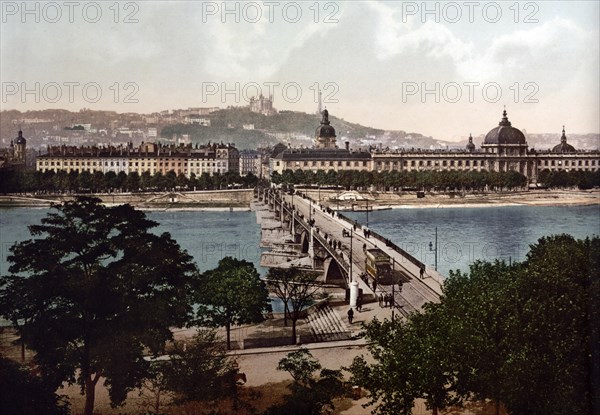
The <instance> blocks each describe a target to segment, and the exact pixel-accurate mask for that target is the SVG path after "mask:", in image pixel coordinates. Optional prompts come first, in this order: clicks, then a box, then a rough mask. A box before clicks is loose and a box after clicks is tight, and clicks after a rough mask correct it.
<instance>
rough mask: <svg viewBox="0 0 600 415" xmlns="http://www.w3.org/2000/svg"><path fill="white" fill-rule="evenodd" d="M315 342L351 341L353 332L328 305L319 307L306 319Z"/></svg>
mask: <svg viewBox="0 0 600 415" xmlns="http://www.w3.org/2000/svg"><path fill="white" fill-rule="evenodd" d="M306 322H307V323H308V325H309V327H310V332H311V334H312V336H313V339H314V341H315V342H331V341H338V340H350V339H351V338H352V332H351V330H350V329H349V328H348V327H347V326H346V324H345V323H344V322H343V321H342V319H341V318H340V316H339V315H338V314H337V312H336V311H335V310H333V309H332V308H331V307H329V306H328V305H323V306H319V307H317V308H316V310H314V311H313V312H311V313H310V314H309V315H308V317H307V318H306Z"/></svg>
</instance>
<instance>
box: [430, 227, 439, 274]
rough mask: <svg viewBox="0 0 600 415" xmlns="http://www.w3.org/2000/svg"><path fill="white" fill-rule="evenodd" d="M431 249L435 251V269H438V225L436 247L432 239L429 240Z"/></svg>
mask: <svg viewBox="0 0 600 415" xmlns="http://www.w3.org/2000/svg"><path fill="white" fill-rule="evenodd" d="M429 251H433V252H434V253H435V270H436V271H437V267H438V238H437V226H436V227H435V248H434V247H433V244H432V243H431V241H429Z"/></svg>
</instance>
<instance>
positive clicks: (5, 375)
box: [0, 356, 69, 415]
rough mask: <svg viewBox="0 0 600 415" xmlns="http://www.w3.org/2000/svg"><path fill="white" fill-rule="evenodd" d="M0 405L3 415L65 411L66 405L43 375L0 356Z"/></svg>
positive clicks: (47, 414)
mask: <svg viewBox="0 0 600 415" xmlns="http://www.w3.org/2000/svg"><path fill="white" fill-rule="evenodd" d="M0 408H2V413H3V414H4V415H29V414H44V415H66V414H68V413H69V405H68V403H67V402H66V401H65V400H64V398H63V397H61V396H58V395H56V393H55V389H54V388H53V387H52V386H51V385H49V384H48V383H47V382H44V379H43V378H40V377H37V376H34V375H32V374H31V373H29V371H28V370H27V369H26V368H24V367H22V366H20V365H19V364H18V363H16V362H13V361H12V360H9V359H6V358H3V357H1V356H0Z"/></svg>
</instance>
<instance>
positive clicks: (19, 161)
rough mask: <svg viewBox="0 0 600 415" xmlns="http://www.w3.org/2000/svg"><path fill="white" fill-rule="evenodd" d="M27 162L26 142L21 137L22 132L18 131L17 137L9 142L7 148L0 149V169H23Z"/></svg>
mask: <svg viewBox="0 0 600 415" xmlns="http://www.w3.org/2000/svg"><path fill="white" fill-rule="evenodd" d="M26 161H27V140H26V139H25V137H23V131H21V130H20V129H19V135H18V137H17V138H15V139H14V140H10V145H9V147H7V148H0V168H2V169H9V168H10V169H24V168H25V167H26Z"/></svg>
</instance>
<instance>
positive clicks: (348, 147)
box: [345, 141, 350, 151]
mask: <svg viewBox="0 0 600 415" xmlns="http://www.w3.org/2000/svg"><path fill="white" fill-rule="evenodd" d="M345 143H346V151H350V141H345Z"/></svg>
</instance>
